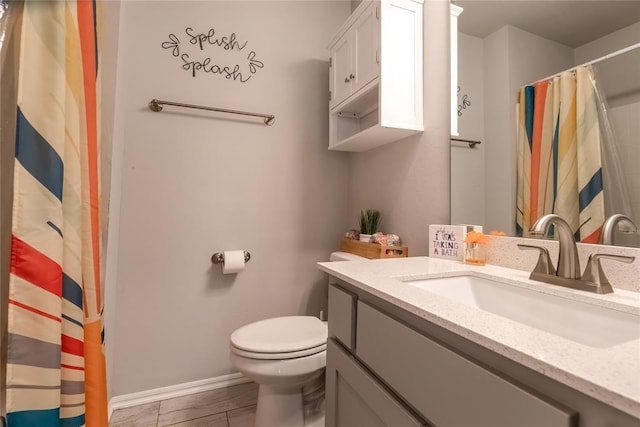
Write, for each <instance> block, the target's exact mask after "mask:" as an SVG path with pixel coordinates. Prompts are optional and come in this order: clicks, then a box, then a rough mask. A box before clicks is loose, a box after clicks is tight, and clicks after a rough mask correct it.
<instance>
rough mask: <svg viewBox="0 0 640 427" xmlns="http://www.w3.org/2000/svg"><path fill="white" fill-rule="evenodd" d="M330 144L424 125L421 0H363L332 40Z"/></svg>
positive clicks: (366, 140) (348, 145)
mask: <svg viewBox="0 0 640 427" xmlns="http://www.w3.org/2000/svg"><path fill="white" fill-rule="evenodd" d="M329 51H330V60H329V65H330V71H329V90H330V101H329V149H332V150H342V151H364V150H368V149H371V148H374V147H377V146H379V145H382V144H386V143H389V142H392V141H395V140H398V139H400V138H403V137H406V136H409V135H411V134H413V133H416V132H420V131H422V130H424V128H423V113H422V79H423V71H422V70H423V64H422V58H423V54H422V0H379V1H370V0H363V1H362V2H361V3H360V5H359V6H358V8H357V9H356V10H355V11H354V12H353V13H352V14H351V16H350V17H349V19H348V20H347V21H346V22H345V24H344V25H343V26H342V27H341V28H340V30H339V31H338V32H337V34H336V36H335V37H334V39H333V40H332V41H331V43H330V44H329Z"/></svg>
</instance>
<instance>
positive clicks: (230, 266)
mask: <svg viewBox="0 0 640 427" xmlns="http://www.w3.org/2000/svg"><path fill="white" fill-rule="evenodd" d="M243 270H244V251H224V264H223V265H222V274H234V273H240V272H242V271H243Z"/></svg>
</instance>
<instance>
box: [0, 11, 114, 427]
mask: <svg viewBox="0 0 640 427" xmlns="http://www.w3.org/2000/svg"><path fill="white" fill-rule="evenodd" d="M98 6H99V3H96V2H95V1H91V0H88V1H87V0H84V1H83V0H77V1H75V0H74V1H71V0H68V1H29V0H27V1H25V3H24V8H23V14H22V21H21V30H20V57H19V65H18V69H19V71H18V94H17V98H18V102H17V124H16V141H15V144H16V146H15V147H16V154H15V172H14V201H13V224H12V237H11V264H10V279H9V304H8V323H7V325H8V326H7V328H8V339H7V371H6V375H7V378H6V392H7V393H6V410H7V421H8V424H9V427H14V426H15V427H20V426H43V427H44V426H46V427H49V426H82V425H89V426H106V425H107V410H106V379H105V360H104V351H103V340H102V337H103V333H102V315H101V312H102V305H103V298H102V295H103V292H102V289H101V281H100V260H101V258H100V257H101V255H100V226H99V210H98V202H99V190H100V189H99V182H98V177H99V171H98V166H99V159H98V153H99V146H98V142H99V141H98V135H99V121H98V117H99V114H100V112H99V102H98V101H99V99H98V93H99V78H98V37H97V24H98V22H99V19H98V13H97V12H98V11H97V7H98Z"/></svg>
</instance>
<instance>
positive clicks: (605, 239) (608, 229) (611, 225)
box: [600, 214, 638, 245]
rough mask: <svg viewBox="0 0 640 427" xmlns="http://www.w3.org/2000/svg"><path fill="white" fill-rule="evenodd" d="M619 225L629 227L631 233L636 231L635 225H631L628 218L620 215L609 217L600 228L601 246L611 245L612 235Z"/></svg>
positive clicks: (631, 222)
mask: <svg viewBox="0 0 640 427" xmlns="http://www.w3.org/2000/svg"><path fill="white" fill-rule="evenodd" d="M621 224H624V225H627V226H629V227H631V229H632V230H631V232H632V233H635V232H636V231H638V229H637V227H636V225H635V224H634V223H633V221H631V219H630V218H629V217H627V216H625V215H622V214H615V215H611V216H610V217H609V218H607V220H606V221H605V222H604V225H603V226H602V234H601V235H600V243H602V244H603V245H613V233H614V231H616V229H617V227H618V226H619V225H621Z"/></svg>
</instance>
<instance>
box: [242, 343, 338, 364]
mask: <svg viewBox="0 0 640 427" xmlns="http://www.w3.org/2000/svg"><path fill="white" fill-rule="evenodd" d="M326 350H327V344H326V343H325V344H322V345H319V346H317V347H312V348H308V349H306V350H299V351H291V352H285V353H262V352H257V351H246V350H241V349H239V348H237V347H235V346H234V345H231V352H232V353H234V354H237V355H238V356H242V357H248V358H249V359H263V360H270V359H280V360H286V359H295V358H297V357H305V356H310V355H312V354H316V353H320V352H321V351H326Z"/></svg>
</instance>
